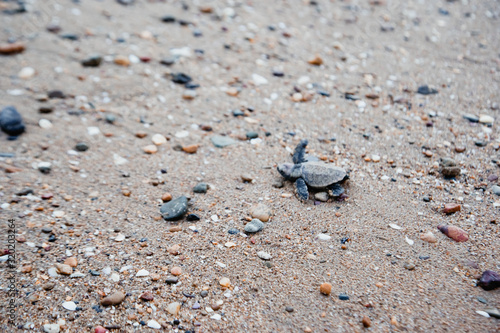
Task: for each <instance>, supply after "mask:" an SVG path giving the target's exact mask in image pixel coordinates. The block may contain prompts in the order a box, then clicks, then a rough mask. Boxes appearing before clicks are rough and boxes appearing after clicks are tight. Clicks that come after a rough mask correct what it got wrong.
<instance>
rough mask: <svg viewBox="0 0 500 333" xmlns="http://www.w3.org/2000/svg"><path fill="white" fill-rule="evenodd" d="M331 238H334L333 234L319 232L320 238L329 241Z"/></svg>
mask: <svg viewBox="0 0 500 333" xmlns="http://www.w3.org/2000/svg"><path fill="white" fill-rule="evenodd" d="M331 238H332V237H331V236H328V235H326V234H318V239H319V240H324V241H327V240H330V239H331Z"/></svg>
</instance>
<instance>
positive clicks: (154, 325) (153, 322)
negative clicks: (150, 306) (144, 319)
mask: <svg viewBox="0 0 500 333" xmlns="http://www.w3.org/2000/svg"><path fill="white" fill-rule="evenodd" d="M148 327H150V328H155V329H157V330H159V329H160V328H161V325H160V324H158V322H157V321H156V320H154V319H151V320H149V321H148Z"/></svg>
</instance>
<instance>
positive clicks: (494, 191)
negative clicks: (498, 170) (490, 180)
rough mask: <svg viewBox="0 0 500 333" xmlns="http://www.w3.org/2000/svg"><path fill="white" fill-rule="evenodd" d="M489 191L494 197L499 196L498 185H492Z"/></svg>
mask: <svg viewBox="0 0 500 333" xmlns="http://www.w3.org/2000/svg"><path fill="white" fill-rule="evenodd" d="M491 190H492V191H493V193H495V194H496V195H500V186H498V185H493V186H492V187H491Z"/></svg>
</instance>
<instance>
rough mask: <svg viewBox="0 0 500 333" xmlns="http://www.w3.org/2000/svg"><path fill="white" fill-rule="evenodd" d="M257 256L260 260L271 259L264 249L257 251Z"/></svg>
mask: <svg viewBox="0 0 500 333" xmlns="http://www.w3.org/2000/svg"><path fill="white" fill-rule="evenodd" d="M257 256H259V258H260V259H262V260H271V259H272V256H271V255H270V254H269V253H267V252H264V251H259V252H257Z"/></svg>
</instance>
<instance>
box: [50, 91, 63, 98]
mask: <svg viewBox="0 0 500 333" xmlns="http://www.w3.org/2000/svg"><path fill="white" fill-rule="evenodd" d="M47 96H48V97H49V98H50V99H52V98H66V95H64V93H63V92H62V91H61V90H52V91H49V92H48V93H47Z"/></svg>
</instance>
